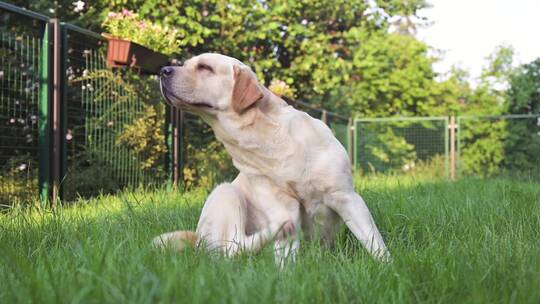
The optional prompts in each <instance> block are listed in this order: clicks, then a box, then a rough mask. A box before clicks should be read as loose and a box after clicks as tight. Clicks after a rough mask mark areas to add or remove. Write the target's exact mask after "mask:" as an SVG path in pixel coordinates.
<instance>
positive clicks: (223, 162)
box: [183, 114, 238, 189]
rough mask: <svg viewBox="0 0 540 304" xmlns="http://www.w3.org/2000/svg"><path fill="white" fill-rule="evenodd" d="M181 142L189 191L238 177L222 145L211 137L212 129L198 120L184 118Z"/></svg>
mask: <svg viewBox="0 0 540 304" xmlns="http://www.w3.org/2000/svg"><path fill="white" fill-rule="evenodd" d="M184 126H185V131H184V132H185V133H184V142H185V143H186V147H185V150H184V151H185V153H186V158H185V164H184V169H183V175H184V184H185V186H186V187H188V188H193V187H198V186H201V187H207V188H208V189H210V188H212V187H214V186H215V185H216V184H217V183H219V182H222V181H231V180H232V179H234V177H235V176H236V175H237V174H238V171H237V170H236V169H235V168H234V166H233V164H232V159H231V157H230V156H229V154H228V153H227V151H226V150H225V148H223V145H222V144H221V143H220V142H218V141H217V140H216V139H215V137H214V136H212V134H213V132H212V129H211V128H210V127H209V126H208V125H206V123H204V122H203V121H202V120H200V119H199V118H197V117H195V116H193V115H191V114H186V123H185V125H184Z"/></svg>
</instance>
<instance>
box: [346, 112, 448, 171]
mask: <svg viewBox="0 0 540 304" xmlns="http://www.w3.org/2000/svg"><path fill="white" fill-rule="evenodd" d="M447 130H448V118H446V117H417V118H374V119H357V120H356V121H355V153H354V166H355V168H356V170H358V171H359V172H360V173H362V174H370V173H390V174H397V173H422V174H428V175H432V176H437V177H446V176H448V169H449V150H448V131H447Z"/></svg>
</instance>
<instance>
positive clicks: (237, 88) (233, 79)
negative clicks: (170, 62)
mask: <svg viewBox="0 0 540 304" xmlns="http://www.w3.org/2000/svg"><path fill="white" fill-rule="evenodd" d="M160 82H161V92H162V93H163V96H164V97H165V99H166V101H167V102H168V103H169V104H171V105H173V106H175V107H179V108H183V109H185V110H188V111H191V112H195V113H207V114H217V113H218V112H226V111H234V112H236V113H238V114H241V113H243V112H244V111H246V110H247V109H248V108H250V107H251V106H253V105H254V104H255V103H256V102H258V101H261V100H263V99H265V98H266V97H267V96H268V94H269V93H268V91H267V90H266V89H265V88H264V87H263V86H262V85H261V84H259V82H258V81H257V78H256V76H255V73H253V72H252V71H251V69H250V68H249V67H248V66H246V65H245V64H243V63H242V62H240V61H238V60H236V59H234V58H231V57H227V56H224V55H220V54H208V53H207V54H202V55H199V56H196V57H193V58H191V59H189V60H187V61H186V62H185V63H184V65H182V66H166V67H163V68H162V69H161V72H160Z"/></svg>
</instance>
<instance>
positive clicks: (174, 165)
mask: <svg viewBox="0 0 540 304" xmlns="http://www.w3.org/2000/svg"><path fill="white" fill-rule="evenodd" d="M167 112H168V113H167V147H168V150H169V153H168V155H169V157H168V161H167V163H168V168H169V178H170V183H171V186H172V188H173V189H176V188H177V187H178V186H179V185H180V183H181V182H182V181H183V180H184V177H183V169H184V151H183V148H184V112H183V111H181V110H180V109H177V108H175V107H173V106H169V107H167Z"/></svg>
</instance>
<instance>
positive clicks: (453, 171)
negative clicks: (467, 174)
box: [448, 115, 458, 180]
mask: <svg viewBox="0 0 540 304" xmlns="http://www.w3.org/2000/svg"><path fill="white" fill-rule="evenodd" d="M448 128H449V129H450V178H451V179H452V180H456V130H457V128H458V125H457V124H456V117H455V116H453V115H452V116H450V125H449V126H448Z"/></svg>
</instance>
